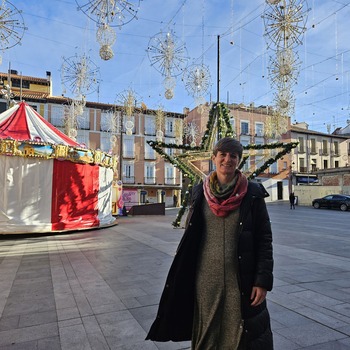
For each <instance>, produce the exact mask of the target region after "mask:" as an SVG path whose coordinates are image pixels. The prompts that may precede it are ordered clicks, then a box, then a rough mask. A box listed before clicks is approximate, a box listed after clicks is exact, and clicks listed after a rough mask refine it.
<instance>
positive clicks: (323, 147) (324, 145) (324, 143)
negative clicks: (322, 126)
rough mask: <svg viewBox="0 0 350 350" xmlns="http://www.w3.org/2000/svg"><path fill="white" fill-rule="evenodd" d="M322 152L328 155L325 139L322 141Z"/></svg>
mask: <svg viewBox="0 0 350 350" xmlns="http://www.w3.org/2000/svg"><path fill="white" fill-rule="evenodd" d="M322 154H323V155H328V142H327V140H323V141H322ZM325 169H326V168H325Z"/></svg>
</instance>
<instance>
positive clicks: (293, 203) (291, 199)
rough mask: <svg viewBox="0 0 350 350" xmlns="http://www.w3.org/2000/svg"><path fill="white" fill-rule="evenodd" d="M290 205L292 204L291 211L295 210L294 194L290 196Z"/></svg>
mask: <svg viewBox="0 0 350 350" xmlns="http://www.w3.org/2000/svg"><path fill="white" fill-rule="evenodd" d="M289 203H290V209H295V195H294V192H291V194H290V195H289Z"/></svg>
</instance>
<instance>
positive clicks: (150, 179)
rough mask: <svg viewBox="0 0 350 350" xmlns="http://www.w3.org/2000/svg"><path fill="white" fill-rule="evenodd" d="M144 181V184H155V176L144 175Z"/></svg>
mask: <svg viewBox="0 0 350 350" xmlns="http://www.w3.org/2000/svg"><path fill="white" fill-rule="evenodd" d="M144 181H145V184H146V185H155V184H156V178H155V177H149V176H145V179H144Z"/></svg>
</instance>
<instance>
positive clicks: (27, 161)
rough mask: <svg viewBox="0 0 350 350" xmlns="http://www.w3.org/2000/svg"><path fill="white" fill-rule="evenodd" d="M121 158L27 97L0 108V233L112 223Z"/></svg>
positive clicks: (40, 230)
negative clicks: (78, 135) (88, 144)
mask: <svg viewBox="0 0 350 350" xmlns="http://www.w3.org/2000/svg"><path fill="white" fill-rule="evenodd" d="M115 162H116V160H115V159H114V158H113V157H112V156H110V155H108V154H106V153H104V152H101V151H94V150H89V149H86V148H83V147H80V145H79V144H78V143H77V142H75V141H74V140H72V139H70V138H69V137H68V136H66V135H65V134H63V133H62V132H61V131H59V130H58V129H56V128H55V127H54V126H52V125H51V124H50V123H49V122H48V121H47V120H45V119H44V118H43V117H42V116H40V114H38V113H37V112H36V111H35V110H34V109H33V108H31V107H30V106H29V105H28V104H26V103H25V102H21V103H18V104H16V105H15V106H13V107H12V108H10V109H8V110H7V111H5V112H3V113H2V114H0V234H15V233H31V232H32V233H34V232H55V231H70V230H81V229H88V228H93V227H103V226H109V225H112V224H114V223H115V219H114V217H113V216H112V182H113V172H114V171H113V167H115V164H116V163H115Z"/></svg>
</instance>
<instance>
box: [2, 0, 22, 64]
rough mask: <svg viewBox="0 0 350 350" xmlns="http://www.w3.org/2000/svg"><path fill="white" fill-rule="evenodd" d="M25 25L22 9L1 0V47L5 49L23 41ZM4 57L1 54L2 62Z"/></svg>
mask: <svg viewBox="0 0 350 350" xmlns="http://www.w3.org/2000/svg"><path fill="white" fill-rule="evenodd" d="M27 29H28V28H27V27H25V25H24V22H23V17H22V11H19V10H18V9H17V8H16V6H14V5H12V4H11V3H10V2H9V1H6V0H1V3H0V49H1V50H2V51H5V50H7V49H10V48H11V47H14V46H16V45H18V44H20V43H21V40H22V38H23V35H24V31H25V30H27ZM1 61H2V57H1V56H0V63H1Z"/></svg>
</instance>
